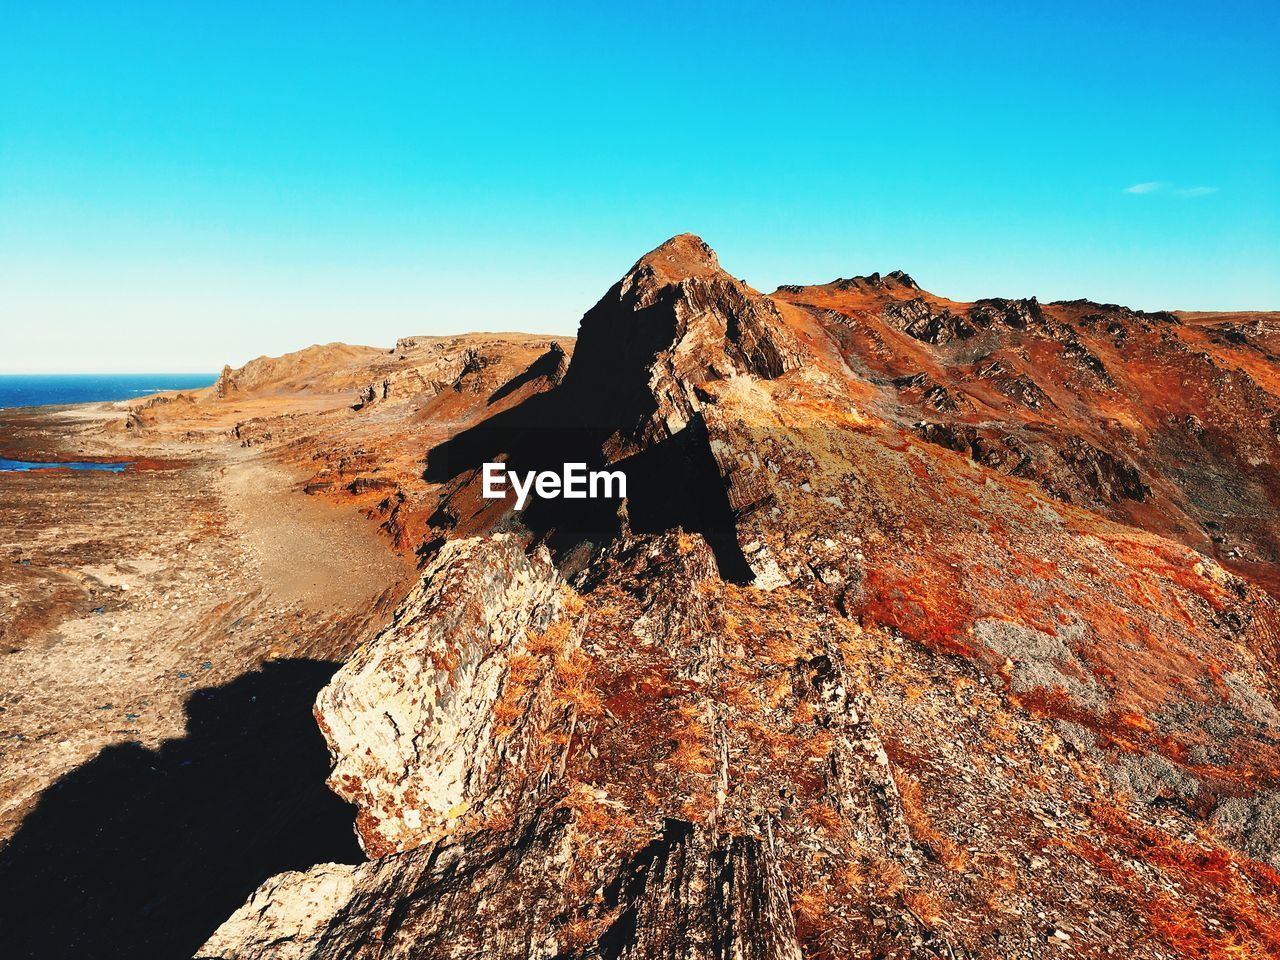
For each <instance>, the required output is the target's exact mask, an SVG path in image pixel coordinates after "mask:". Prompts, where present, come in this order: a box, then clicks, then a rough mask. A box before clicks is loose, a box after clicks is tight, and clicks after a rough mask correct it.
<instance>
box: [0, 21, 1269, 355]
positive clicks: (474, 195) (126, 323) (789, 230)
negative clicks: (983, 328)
mask: <svg viewBox="0 0 1280 960" xmlns="http://www.w3.org/2000/svg"><path fill="white" fill-rule="evenodd" d="M530 6H533V5H530ZM1278 11H1280V4H1276V3H1275V2H1267V3H1261V2H1257V3H1230V2H1228V3H1225V4H1218V5H1209V4H1204V3H1195V4H1192V3H1177V2H1174V3H1118V2H1115V0H1109V2H1106V3H1096V4H1095V3H1063V4H1038V3H1035V4H1033V3H1027V2H1020V3H970V4H958V3H903V4H890V3H883V4H881V3H874V4H830V5H828V4H817V3H798V4H774V3H768V4H765V3H758V4H757V3H744V4H733V5H729V4H725V5H706V6H703V7H702V8H700V9H697V8H695V7H694V6H693V5H691V4H672V5H670V6H664V5H661V4H654V3H649V4H627V5H623V4H605V3H583V4H565V5H548V6H545V7H543V8H542V9H538V10H531V9H526V8H523V7H522V6H517V5H514V4H511V5H508V4H458V3H452V4H449V5H447V6H444V5H442V6H439V7H435V6H429V5H424V4H415V3H408V2H401V3H384V4H378V3H327V2H320V0H316V2H308V3H284V2H281V3H272V4H264V3H261V2H257V3H252V4H249V3H245V4H239V3H234V2H223V3H216V4H214V3H208V4H189V3H172V2H166V3H157V4H149V3H120V2H117V3H109V4H108V3H100V4H77V3H72V2H66V3H19V2H17V0H8V2H4V3H2V4H0V370H9V371H30V370H36V371H38V370H103V371H106V370H126V371H128V370H156V371H161V370H208V369H214V368H216V367H219V366H220V365H221V364H222V363H223V362H224V361H228V362H231V363H233V364H238V363H241V362H243V361H244V360H246V359H248V358H249V357H252V356H255V355H257V354H260V353H280V352H283V351H286V350H290V349H296V348H298V347H301V346H304V345H306V344H309V343H313V342H317V341H329V340H345V341H348V342H363V343H373V344H378V345H389V344H390V343H391V342H392V341H393V340H394V339H395V338H396V337H397V336H401V335H408V334H421V333H447V332H457V331H464V330H470V329H491V330H493V329H520V330H545V331H549V332H553V333H569V332H572V331H573V330H574V329H576V326H577V321H578V318H579V317H580V316H581V314H582V312H583V311H584V310H585V309H586V308H587V307H589V306H590V305H591V304H592V303H593V302H594V301H595V300H596V299H597V298H598V297H599V295H600V294H601V293H602V292H603V291H604V290H605V289H606V288H607V287H608V285H609V284H610V283H611V282H613V280H615V279H616V278H617V277H618V276H619V275H620V274H621V273H622V272H623V271H624V270H625V269H626V268H627V267H628V266H629V265H630V264H631V263H632V262H633V261H634V260H635V259H636V258H637V257H638V256H639V255H640V254H642V253H644V252H645V251H646V250H648V249H650V248H651V247H653V246H655V245H656V244H657V243H659V242H661V241H662V240H664V239H665V238H666V237H668V236H670V235H672V234H675V233H679V232H683V231H693V232H696V233H699V234H701V235H702V236H703V237H704V238H705V239H706V240H707V241H708V242H709V243H710V244H711V245H712V246H713V247H715V248H716V249H717V250H718V251H719V253H720V258H721V262H722V263H723V264H724V265H725V266H726V267H727V268H728V269H730V270H732V271H734V272H735V273H736V274H737V275H739V276H742V277H744V278H745V279H747V280H748V281H749V282H751V283H752V284H754V285H755V286H757V287H759V288H761V289H764V290H772V289H773V288H774V287H775V286H776V285H778V284H779V283H785V282H821V281H826V280H830V279H832V278H834V277H837V276H850V275H853V274H856V273H869V272H871V271H873V270H881V271H886V270H890V269H894V268H902V269H905V270H907V271H908V272H910V273H911V274H913V275H914V276H915V277H916V278H917V280H919V281H920V283H921V284H922V285H924V286H925V287H927V288H929V289H931V290H934V291H936V292H938V293H942V294H946V295H949V296H953V297H957V298H971V297H977V296H986V295H1032V294H1035V295H1038V296H1039V297H1041V299H1046V300H1047V299H1057V298H1064V297H1076V296H1088V297H1091V298H1093V299H1098V300H1108V301H1119V302H1123V303H1128V304H1131V305H1133V306H1138V307H1144V308H1164V307H1170V308H1187V309H1196V308H1233V309H1247V308H1264V309H1265V308H1273V309H1277V308H1280V12H1278ZM1140 185H1142V186H1140ZM1135 187H1136V188H1137V189H1136V190H1131V189H1130V188H1135Z"/></svg>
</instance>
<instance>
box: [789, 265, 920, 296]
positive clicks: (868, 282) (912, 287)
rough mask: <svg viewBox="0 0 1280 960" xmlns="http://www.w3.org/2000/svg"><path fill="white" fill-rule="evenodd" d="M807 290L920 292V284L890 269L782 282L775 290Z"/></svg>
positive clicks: (903, 273)
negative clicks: (811, 281)
mask: <svg viewBox="0 0 1280 960" xmlns="http://www.w3.org/2000/svg"><path fill="white" fill-rule="evenodd" d="M809 290H837V291H853V292H857V293H867V294H876V293H881V294H883V293H890V294H897V295H902V294H903V293H910V292H916V293H918V292H922V291H921V290H920V285H919V284H918V283H916V282H915V280H914V279H913V278H912V277H911V275H910V274H909V273H907V272H906V271H904V270H891V271H889V272H888V273H886V274H884V275H883V276H881V274H880V273H879V272H876V273H871V274H867V275H866V276H863V275H861V274H859V275H858V276H855V277H837V278H836V279H835V280H832V281H831V282H830V283H817V284H803V283H784V284H783V285H782V286H780V287H778V289H777V290H776V291H775V292H776V293H790V294H794V293H804V292H805V291H809Z"/></svg>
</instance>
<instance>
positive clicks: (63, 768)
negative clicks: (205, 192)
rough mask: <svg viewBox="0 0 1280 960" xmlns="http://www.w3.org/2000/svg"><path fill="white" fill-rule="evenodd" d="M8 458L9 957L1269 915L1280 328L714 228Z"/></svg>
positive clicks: (688, 952) (1167, 928)
mask: <svg viewBox="0 0 1280 960" xmlns="http://www.w3.org/2000/svg"><path fill="white" fill-rule="evenodd" d="M0 456H4V457H10V458H14V459H25V460H37V461H50V462H52V461H58V460H94V459H101V460H111V461H118V462H125V463H127V464H128V466H127V467H126V468H125V470H124V471H123V472H120V473H107V472H92V473H90V472H71V471H66V470H48V471H35V472H30V473H0V561H2V562H0V589H2V590H3V593H0V596H2V597H3V600H2V601H0V944H3V946H0V955H2V956H5V957H9V956H13V957H32V958H58V957H76V958H92V957H119V958H124V957H130V958H135V957H157V958H182V957H200V958H225V960H231V958H242V960H302V958H310V960H338V958H343V960H354V958H370V960H372V958H378V960H389V958H445V957H448V958H476V960H479V958H490V957H493V958H513V960H514V958H534V957H537V958H561V957H562V958H582V960H587V958H600V960H624V958H626V960H640V958H646V960H647V958H673V960H674V958H706V960H711V958H717V960H720V958H742V960H784V958H785V960H799V958H814V960H817V958H837V957H838V958H843V957H868V958H871V957H874V958H899V957H933V958H947V960H956V958H987V957H991V958H997V957H999V958H1014V957H1017V958H1040V957H1081V958H1083V957H1091V958H1092V957H1126V958H1127V957H1135V958H1181V957H1196V958H1264V957H1273V956H1277V955H1280V665H1278V663H1277V657H1278V655H1280V606H1277V602H1278V601H1277V593H1278V592H1280V314H1277V313H1250V314H1214V313H1196V314H1192V313H1167V312H1159V313H1144V312H1142V311H1137V310H1131V309H1128V308H1125V307H1122V306H1118V305H1115V304H1101V303H1095V302H1092V301H1088V300H1075V301H1067V302H1055V303H1040V302H1038V301H1037V300H1035V299H1004V298H991V299H984V300H979V301H976V302H972V303H970V302H958V301H953V300H949V299H946V298H945V297H942V296H938V295H935V294H932V293H929V292H927V291H925V290H923V289H921V288H920V287H919V286H918V285H917V284H916V282H915V281H914V280H913V279H912V278H911V277H910V276H908V275H906V274H905V273H902V272H898V271H895V272H893V273H888V274H885V275H883V276H882V275H880V274H871V275H869V276H857V277H853V278H850V279H839V280H836V281H833V282H831V283H828V284H823V285H815V286H785V287H782V288H779V289H778V290H776V291H774V292H773V293H771V294H767V295H766V294H763V293H761V292H759V291H757V290H755V289H753V288H751V287H750V286H749V285H747V284H746V283H745V282H743V281H741V280H739V279H736V278H735V277H733V276H732V275H731V274H729V273H727V272H726V271H725V270H723V269H722V268H721V267H720V265H719V263H718V261H717V258H716V256H715V254H714V253H713V252H712V251H711V250H710V249H709V248H708V247H707V246H706V245H705V244H704V243H703V242H702V241H701V240H699V239H698V238H697V237H693V236H690V235H684V236H680V237H676V238H673V239H672V240H670V241H668V242H667V243H665V244H663V245H662V246H660V247H658V248H657V249H656V250H654V251H652V252H650V253H649V254H647V255H646V256H645V257H643V258H642V259H641V260H639V261H638V262H637V263H636V264H635V265H634V266H633V267H632V268H631V269H630V270H629V271H627V272H626V274H625V275H624V276H623V278H622V279H621V280H620V281H619V282H618V283H617V284H615V285H614V286H613V287H612V288H611V289H610V290H609V291H607V292H606V293H605V295H604V297H603V298H602V299H601V300H600V301H599V303H597V304H596V305H595V306H594V307H592V308H591V309H590V310H588V311H587V313H586V314H585V315H584V316H583V318H582V320H581V324H580V327H579V332H578V337H577V338H576V340H575V339H573V338H552V337H546V336H533V335H524V334H471V335H466V336H458V337H411V338H405V339H403V340H401V341H399V342H398V343H397V344H396V345H395V347H394V348H392V349H390V350H385V349H375V348H368V347H352V346H347V345H342V344H329V345H322V346H314V347H309V348H307V349H305V350H302V351H299V352H298V353H295V354H290V355H287V356H284V357H279V358H260V359H258V360H255V361H252V362H250V363H249V364H246V365H245V366H244V367H242V368H240V369H238V370H232V369H229V368H228V369H226V370H224V372H223V374H222V376H221V378H220V379H219V380H218V382H217V384H215V385H214V386H212V387H209V388H207V389H205V390H202V391H196V392H194V393H186V394H164V395H158V396H156V397H152V398H146V399H143V400H139V401H130V402H127V403H114V404H93V405H85V406H78V407H64V408H32V409H26V410H8V411H0ZM495 461H501V462H505V463H506V464H507V465H508V466H510V467H512V468H513V469H521V470H555V469H558V468H559V467H560V466H562V465H563V463H565V462H582V463H586V464H588V465H589V466H591V467H593V468H596V467H599V468H604V467H607V468H609V469H619V470H622V471H624V472H625V473H626V475H627V477H628V490H627V496H626V497H625V498H624V499H621V498H620V499H612V500H604V501H595V500H592V501H581V500H574V501H570V500H553V499H539V500H534V501H533V502H532V503H530V504H529V505H528V506H527V507H526V508H525V509H523V510H516V509H515V508H514V503H513V498H508V499H506V500H493V499H486V498H484V497H483V496H482V495H481V488H482V483H481V466H482V464H484V463H486V462H495Z"/></svg>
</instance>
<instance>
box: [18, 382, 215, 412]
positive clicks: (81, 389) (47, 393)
mask: <svg viewBox="0 0 1280 960" xmlns="http://www.w3.org/2000/svg"><path fill="white" fill-rule="evenodd" d="M217 379H218V375H217V374H216V373H52V374H50V373H41V374H27V373H20V374H0V409H4V408H5V407H39V406H44V405H45V404H62V403H96V402H98V401H102V400H132V399H133V398H134V397H145V396H147V394H151V393H160V392H161V391H163V390H198V389H200V388H201V387H207V386H209V385H210V384H212V383H213V382H214V381H215V380H217Z"/></svg>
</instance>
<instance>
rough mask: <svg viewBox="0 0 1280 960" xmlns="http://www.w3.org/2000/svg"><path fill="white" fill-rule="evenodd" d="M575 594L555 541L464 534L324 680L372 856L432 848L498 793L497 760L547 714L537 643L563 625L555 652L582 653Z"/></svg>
mask: <svg viewBox="0 0 1280 960" xmlns="http://www.w3.org/2000/svg"><path fill="white" fill-rule="evenodd" d="M562 606H563V599H562V594H561V592H560V578H559V576H558V575H557V574H556V571H555V568H554V567H553V566H552V565H551V561H550V558H549V557H548V556H547V554H546V551H545V550H544V551H540V552H537V553H535V554H533V555H532V556H526V555H525V553H524V550H523V548H522V547H521V545H520V543H519V542H518V541H517V540H516V539H515V538H514V537H512V536H510V535H499V536H496V537H493V538H489V539H485V540H462V541H455V542H453V543H450V544H448V545H446V546H445V548H444V549H443V550H442V551H441V552H440V553H439V554H438V555H437V556H436V558H435V559H434V561H433V562H432V563H431V564H430V565H429V566H428V567H427V569H426V570H425V571H424V573H423V578H422V580H421V581H420V582H419V584H418V585H417V586H416V587H415V588H414V589H413V591H412V592H411V593H410V594H409V596H408V597H407V598H406V599H405V601H404V603H403V604H402V605H401V606H400V608H399V609H398V610H397V611H396V614H395V617H394V619H393V621H392V623H391V625H390V626H388V627H387V628H386V629H385V630H384V631H383V632H382V633H380V634H379V635H378V636H377V637H376V638H375V639H374V640H373V641H371V642H370V643H368V644H365V645H364V646H363V647H361V648H360V649H359V650H358V651H357V652H356V653H355V655H354V656H352V658H351V659H350V660H349V661H348V662H347V663H346V664H345V665H344V666H343V667H342V669H340V670H339V671H338V673H337V674H336V675H335V676H334V678H333V681H332V682H331V683H330V684H329V685H328V686H327V687H325V688H324V690H322V691H321V693H320V696H319V697H318V698H317V701H316V720H317V722H318V723H319V724H320V729H321V731H322V732H323V733H324V735H325V739H326V740H327V741H328V743H329V749H330V751H331V752H332V753H333V755H334V757H335V764H334V768H333V773H332V775H331V776H330V778H329V783H330V785H331V786H332V788H333V789H334V791H335V792H336V793H337V794H338V795H339V796H340V797H342V798H343V799H345V800H348V801H350V802H352V803H354V804H356V805H357V806H358V807H359V808H360V816H359V818H358V819H357V826H358V828H359V835H360V842H361V844H362V845H363V846H364V848H365V850H366V851H368V852H369V853H370V855H372V856H382V855H384V854H386V853H390V852H393V851H398V850H407V849H412V848H413V847H416V846H419V845H420V844H421V843H423V842H424V840H426V839H429V838H431V837H433V836H436V835H438V834H439V833H440V832H441V831H442V830H443V829H444V828H445V827H446V826H447V825H448V823H449V822H450V821H451V820H457V819H458V818H459V817H460V816H461V815H462V814H463V813H464V812H467V811H468V810H471V809H472V808H474V807H478V806H480V805H481V804H483V803H484V802H485V801H486V800H488V799H490V794H491V792H493V791H494V790H495V788H496V782H497V780H498V778H499V774H500V771H499V770H498V769H497V768H498V767H500V766H501V765H502V764H504V763H511V762H515V761H517V760H519V758H520V755H521V751H520V748H519V741H520V738H521V736H523V735H524V733H525V732H524V731H523V729H521V728H522V727H523V725H525V724H527V723H531V722H535V721H536V719H537V718H538V716H539V715H540V713H541V712H542V707H543V705H542V704H540V703H539V702H538V701H539V692H540V691H539V690H538V687H539V686H540V681H541V678H540V677H539V676H538V670H539V667H538V665H537V664H536V663H534V664H529V663H528V661H531V660H536V656H535V654H534V653H533V652H532V650H531V647H532V645H533V644H535V643H539V642H541V643H545V642H547V634H548V631H550V630H551V629H552V627H553V625H555V626H557V627H559V628H560V629H559V636H558V637H556V638H553V639H554V641H555V642H556V643H557V644H558V647H557V649H556V651H555V652H556V653H557V654H558V655H564V654H565V653H567V652H569V651H568V649H567V648H566V644H569V643H571V642H572V639H573V631H572V628H571V625H569V624H567V623H562V622H561V621H563V619H564V617H565V614H564V611H563V609H562ZM513 674H519V676H514V675H513ZM518 684H524V685H525V686H527V687H528V688H529V689H528V691H527V692H526V693H524V694H523V695H522V696H521V697H520V698H519V701H518V702H516V703H511V704H508V705H507V706H508V709H510V710H511V711H512V712H513V713H514V714H515V715H514V716H513V717H511V718H510V719H511V720H512V721H514V722H513V725H512V726H513V729H510V730H505V731H504V730H502V729H500V727H501V721H500V720H499V718H497V717H496V716H495V707H496V706H497V705H498V701H499V698H500V697H501V696H502V695H503V694H504V693H505V694H508V695H510V693H511V691H512V688H513V687H514V686H516V685H518Z"/></svg>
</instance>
